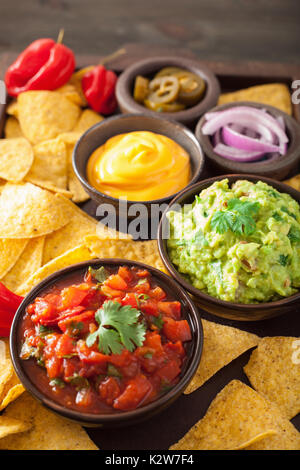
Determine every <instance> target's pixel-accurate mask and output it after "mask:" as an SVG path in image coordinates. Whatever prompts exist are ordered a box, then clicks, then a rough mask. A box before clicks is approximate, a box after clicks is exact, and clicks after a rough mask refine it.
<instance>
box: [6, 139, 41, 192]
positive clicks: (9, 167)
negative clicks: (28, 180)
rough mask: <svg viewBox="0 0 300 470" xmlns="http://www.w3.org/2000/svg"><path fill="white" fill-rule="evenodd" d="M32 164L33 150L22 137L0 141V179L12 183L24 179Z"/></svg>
mask: <svg viewBox="0 0 300 470" xmlns="http://www.w3.org/2000/svg"><path fill="white" fill-rule="evenodd" d="M32 162H33V150H32V147H31V145H30V143H29V142H28V140H26V139H24V137H19V138H17V139H0V177H1V178H4V179H5V180H8V181H12V182H14V183H15V182H19V181H22V180H23V179H24V177H25V176H26V175H27V173H28V171H29V170H30V167H31V165H32Z"/></svg>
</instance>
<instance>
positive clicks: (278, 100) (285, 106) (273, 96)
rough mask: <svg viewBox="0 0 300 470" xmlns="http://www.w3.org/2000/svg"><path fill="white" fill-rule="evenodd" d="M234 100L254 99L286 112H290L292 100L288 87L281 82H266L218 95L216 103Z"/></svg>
mask: <svg viewBox="0 0 300 470" xmlns="http://www.w3.org/2000/svg"><path fill="white" fill-rule="evenodd" d="M236 101H256V102H257V103H263V104H268V105H271V106H275V108H278V109H281V111H284V112H285V113H287V114H290V115H291V114H292V102H291V95H290V92H289V89H288V87H287V86H286V85H284V84H283V83H267V84H265V85H257V86H252V87H250V88H245V89H244V90H238V91H234V92H232V93H224V94H222V95H220V97H219V101H218V104H225V103H234V102H236Z"/></svg>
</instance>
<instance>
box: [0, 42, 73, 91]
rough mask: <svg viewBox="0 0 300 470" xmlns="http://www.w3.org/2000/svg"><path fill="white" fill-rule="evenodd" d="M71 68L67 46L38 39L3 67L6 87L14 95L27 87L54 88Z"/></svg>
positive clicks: (63, 81)
mask: <svg viewBox="0 0 300 470" xmlns="http://www.w3.org/2000/svg"><path fill="white" fill-rule="evenodd" d="M74 69H75V57H74V54H73V52H72V51H71V49H69V48H68V47H66V46H65V45H64V44H59V43H57V42H55V41H54V40H53V39H38V40H36V41H34V42H33V43H31V44H30V45H29V46H28V47H27V48H26V49H25V50H24V51H23V52H22V53H21V54H20V55H19V57H18V58H17V59H16V60H15V62H14V63H13V64H11V65H10V67H9V68H8V69H7V71H6V74H5V85H6V89H7V92H8V94H9V95H11V96H14V97H16V96H18V95H19V94H20V93H22V92H24V91H28V90H55V89H56V88H59V87H61V86H63V85H64V84H65V83H66V82H67V81H68V80H69V79H70V77H71V75H72V73H73V72H74Z"/></svg>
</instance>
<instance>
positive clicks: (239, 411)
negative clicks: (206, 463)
mask: <svg viewBox="0 0 300 470" xmlns="http://www.w3.org/2000/svg"><path fill="white" fill-rule="evenodd" d="M275 433H276V422H275V419H274V418H273V416H272V413H271V411H270V408H269V404H268V402H267V401H266V400H265V399H264V398H263V397H261V396H260V395H259V394H258V393H257V392H255V391H254V390H252V388H250V387H248V386H247V385H245V384H243V383H242V382H240V381H239V380H232V381H231V382H230V383H229V384H228V385H226V387H225V388H223V390H222V391H221V392H220V393H218V395H217V396H216V398H215V399H214V400H213V401H212V403H211V404H210V406H209V408H208V410H207V412H206V415H205V416H204V418H202V419H201V420H200V421H198V423H197V424H196V425H195V426H193V427H192V429H190V431H189V432H188V433H187V434H186V435H185V436H184V437H183V438H182V439H181V440H180V441H179V442H177V443H176V444H174V445H173V446H172V447H171V448H170V449H171V450H239V449H244V448H245V447H247V446H249V445H250V444H252V443H254V442H258V441H259V440H261V439H263V438H265V437H267V436H271V435H273V434H275Z"/></svg>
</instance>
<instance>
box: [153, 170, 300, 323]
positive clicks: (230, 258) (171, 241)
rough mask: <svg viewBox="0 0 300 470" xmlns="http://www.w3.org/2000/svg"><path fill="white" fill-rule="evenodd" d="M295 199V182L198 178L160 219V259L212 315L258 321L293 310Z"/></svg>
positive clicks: (298, 268)
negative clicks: (200, 180) (202, 179)
mask: <svg viewBox="0 0 300 470" xmlns="http://www.w3.org/2000/svg"><path fill="white" fill-rule="evenodd" d="M299 202H300V193H298V192H297V191H295V190H294V189H293V188H290V187H289V186H287V185H285V184H283V183H280V182H277V181H274V180H271V179H269V178H263V177H261V178H260V177H258V176H253V175H252V176H251V175H246V176H245V175H229V176H222V177H216V178H211V179H209V180H205V181H202V182H200V183H197V184H195V185H193V186H192V187H191V188H188V189H187V190H185V191H183V192H182V193H181V194H180V195H179V196H178V197H177V198H175V199H174V200H173V201H172V202H171V204H170V206H169V207H168V209H167V210H166V211H165V213H164V215H163V217H162V222H161V226H160V229H159V248H160V252H161V255H162V258H163V260H164V262H165V265H166V267H167V269H168V270H169V271H170V272H171V274H173V275H174V276H175V278H176V279H177V280H178V281H179V282H180V283H181V284H182V285H183V286H184V287H185V288H187V290H188V291H189V292H190V293H191V294H193V295H194V296H195V297H196V299H197V301H198V303H199V304H200V305H201V307H203V308H205V309H206V310H208V311H210V312H211V313H215V314H217V315H221V316H225V317H227V318H234V319H241V320H257V319H262V318H268V317H269V316H274V315H278V314H281V313H284V312H285V311H287V310H290V309H291V308H295V305H296V304H297V303H298V304H299V299H300V294H299V289H300V206H299ZM172 206H173V207H175V210H174V209H173V207H172ZM163 226H164V227H163ZM166 226H167V227H168V230H167V231H166ZM163 233H164V235H165V234H166V233H167V236H166V235H165V236H164V237H163Z"/></svg>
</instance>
